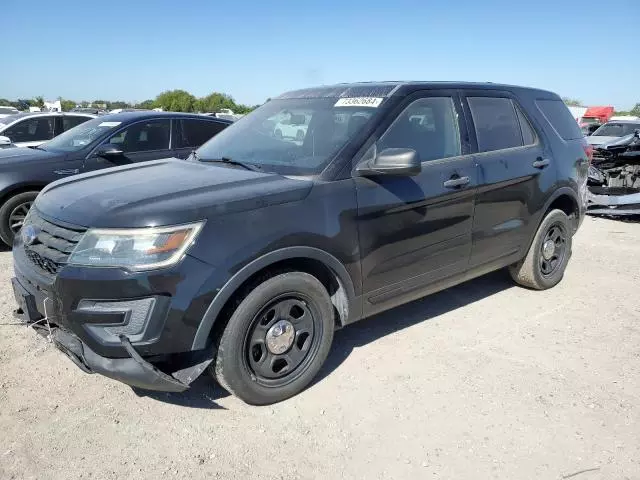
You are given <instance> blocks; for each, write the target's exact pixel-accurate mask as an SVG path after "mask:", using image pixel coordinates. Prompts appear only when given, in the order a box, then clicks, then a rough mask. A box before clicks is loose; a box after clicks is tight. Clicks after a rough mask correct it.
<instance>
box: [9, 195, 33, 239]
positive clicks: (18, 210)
mask: <svg viewBox="0 0 640 480" xmlns="http://www.w3.org/2000/svg"><path fill="white" fill-rule="evenodd" d="M37 196H38V192H23V193H19V194H17V195H14V196H13V197H11V198H9V199H8V200H7V201H6V202H4V205H2V207H0V238H1V239H2V241H3V242H4V243H6V244H7V245H8V246H11V245H12V244H13V238H14V237H15V235H16V233H18V232H19V231H20V229H21V228H22V224H23V223H24V220H25V218H26V216H27V213H28V212H29V209H30V208H31V205H32V204H33V201H34V200H35V199H36V197H37Z"/></svg>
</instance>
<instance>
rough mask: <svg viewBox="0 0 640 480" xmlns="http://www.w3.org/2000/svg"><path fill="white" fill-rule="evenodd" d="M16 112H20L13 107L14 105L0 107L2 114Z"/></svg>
mask: <svg viewBox="0 0 640 480" xmlns="http://www.w3.org/2000/svg"><path fill="white" fill-rule="evenodd" d="M16 113H19V112H18V110H17V109H15V108H13V107H0V114H1V115H14V114H16Z"/></svg>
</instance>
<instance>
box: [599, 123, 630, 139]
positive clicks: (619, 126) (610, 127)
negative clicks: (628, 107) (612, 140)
mask: <svg viewBox="0 0 640 480" xmlns="http://www.w3.org/2000/svg"><path fill="white" fill-rule="evenodd" d="M637 129H640V123H607V124H605V125H602V126H601V127H600V128H599V129H597V130H596V131H595V132H593V134H592V136H593V137H624V136H626V135H631V134H632V133H633V132H634V131H636V130H637Z"/></svg>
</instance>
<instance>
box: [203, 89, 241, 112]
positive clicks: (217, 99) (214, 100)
mask: <svg viewBox="0 0 640 480" xmlns="http://www.w3.org/2000/svg"><path fill="white" fill-rule="evenodd" d="M235 107H236V103H235V102H234V101H233V98H231V96H230V95H227V94H225V93H218V92H213V93H211V94H209V95H207V96H206V97H202V98H199V99H198V100H197V102H196V110H198V111H199V112H210V113H215V112H219V111H220V110H221V109H223V108H229V109H231V110H233V111H235V110H234V109H235Z"/></svg>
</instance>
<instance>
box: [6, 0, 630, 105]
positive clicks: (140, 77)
mask: <svg viewBox="0 0 640 480" xmlns="http://www.w3.org/2000/svg"><path fill="white" fill-rule="evenodd" d="M1 3H2V7H1V9H0V10H1V12H2V15H1V17H2V22H0V23H1V25H2V26H1V27H0V38H2V41H1V42H0V44H2V45H3V47H5V48H3V49H2V50H3V57H4V58H3V61H2V64H1V66H0V72H2V73H1V74H0V98H8V99H10V100H15V99H17V98H32V97H34V96H37V95H42V96H44V97H45V99H55V98H57V97H59V96H61V97H63V98H69V99H73V100H76V101H81V100H88V101H91V100H95V99H105V100H112V101H114V100H125V101H135V102H140V101H143V100H146V99H150V98H151V99H152V98H155V96H156V95H158V94H159V93H160V92H162V91H165V90H169V89H174V88H181V89H184V90H187V91H189V92H191V93H192V94H194V95H196V96H204V95H207V94H209V93H211V92H213V91H217V92H223V93H227V94H230V95H231V96H232V97H233V98H234V99H235V100H236V101H237V102H239V103H245V104H258V103H262V102H264V101H265V100H266V99H267V98H269V97H273V96H276V95H278V94H280V93H282V92H284V91H287V90H292V89H297V88H303V87H307V86H313V85H320V84H331V83H340V82H354V81H373V80H464V81H491V82H498V83H510V84H517V85H526V86H533V87H538V88H544V89H548V90H552V91H554V92H556V93H558V94H559V95H561V96H563V97H571V98H576V99H579V100H581V101H582V102H583V104H585V105H614V106H615V107H616V108H617V109H618V110H627V109H630V108H631V107H633V105H635V104H636V103H639V102H640V80H639V79H640V62H638V61H637V58H638V54H637V51H638V47H639V46H640V43H639V41H638V39H639V38H640V37H639V34H640V0H618V1H616V2H611V3H610V4H609V3H608V2H603V1H602V0H597V1H596V0H580V1H576V0H553V1H552V0H534V1H523V0H511V1H506V0H438V1H434V0H419V1H413V0H393V1H389V0H386V1H383V0H368V1H361V0H320V1H316V0H304V1H295V2H294V1H289V0H282V1H274V0H271V1H264V0H263V1H260V0H255V1H245V0H233V1H215V0H209V1H207V0H183V1H181V2H180V1H176V0H124V1H122V0H109V1H95V0H59V1H52V0H29V1H25V0H2V2H1ZM7 47H8V48H7Z"/></svg>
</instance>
